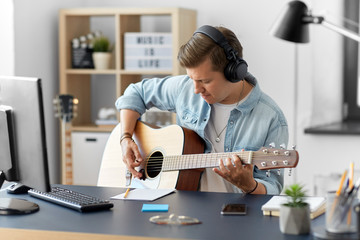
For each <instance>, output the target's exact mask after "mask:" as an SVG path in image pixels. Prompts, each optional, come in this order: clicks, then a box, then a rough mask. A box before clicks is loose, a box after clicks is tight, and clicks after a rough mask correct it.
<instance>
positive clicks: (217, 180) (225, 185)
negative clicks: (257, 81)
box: [200, 94, 249, 192]
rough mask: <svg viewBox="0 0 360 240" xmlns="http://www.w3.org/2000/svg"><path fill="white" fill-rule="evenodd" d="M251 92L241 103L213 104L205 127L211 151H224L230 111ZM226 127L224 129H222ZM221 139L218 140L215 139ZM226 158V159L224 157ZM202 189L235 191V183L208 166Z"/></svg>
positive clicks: (207, 190) (206, 190) (204, 190)
mask: <svg viewBox="0 0 360 240" xmlns="http://www.w3.org/2000/svg"><path fill="white" fill-rule="evenodd" d="M248 96H249V94H248V95H247V96H246V97H245V98H243V99H242V100H241V101H240V102H239V103H234V104H221V103H214V104H212V105H211V115H210V120H209V123H208V124H207V126H206V127H205V137H206V138H207V139H209V140H210V142H211V144H212V146H213V148H212V151H211V152H224V141H225V135H226V129H224V128H225V126H227V123H228V120H229V117H230V112H231V111H232V110H233V109H234V108H236V107H237V106H238V105H239V104H241V103H242V102H244V101H245V100H246V98H247V97H248ZM223 129H224V131H222V130H223ZM216 138H219V139H220V141H219V142H216V141H215V139H216ZM223 160H225V159H223ZM200 191H202V192H234V188H233V185H232V184H231V183H229V182H228V181H226V180H225V179H223V178H222V177H220V176H219V175H217V174H216V173H215V172H214V171H213V170H212V168H206V169H205V171H204V172H203V174H202V176H201V180H200Z"/></svg>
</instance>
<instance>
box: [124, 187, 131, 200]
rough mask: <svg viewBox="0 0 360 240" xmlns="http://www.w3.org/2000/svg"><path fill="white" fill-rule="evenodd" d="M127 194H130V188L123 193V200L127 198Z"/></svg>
mask: <svg viewBox="0 0 360 240" xmlns="http://www.w3.org/2000/svg"><path fill="white" fill-rule="evenodd" d="M129 192H130V188H128V189H127V190H126V192H125V194H124V198H126V197H127V195H128V194H129Z"/></svg>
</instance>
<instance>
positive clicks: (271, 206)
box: [261, 196, 326, 219]
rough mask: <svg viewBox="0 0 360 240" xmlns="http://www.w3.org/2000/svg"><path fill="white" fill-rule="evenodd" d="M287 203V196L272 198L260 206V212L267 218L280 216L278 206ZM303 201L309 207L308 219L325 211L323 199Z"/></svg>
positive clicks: (315, 198)
mask: <svg viewBox="0 0 360 240" xmlns="http://www.w3.org/2000/svg"><path fill="white" fill-rule="evenodd" d="M287 201H288V197H287V196H273V197H272V198H271V199H270V200H269V201H268V202H266V203H265V204H264V205H262V207H261V210H262V211H263V214H264V215H267V216H276V217H279V216H280V206H281V204H284V203H286V202H287ZM304 201H305V202H307V203H308V204H309V205H310V218H311V219H314V218H316V217H318V216H320V215H321V214H323V213H325V210H326V198H325V197H305V198H304Z"/></svg>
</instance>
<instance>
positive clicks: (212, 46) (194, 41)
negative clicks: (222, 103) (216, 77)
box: [178, 27, 243, 72]
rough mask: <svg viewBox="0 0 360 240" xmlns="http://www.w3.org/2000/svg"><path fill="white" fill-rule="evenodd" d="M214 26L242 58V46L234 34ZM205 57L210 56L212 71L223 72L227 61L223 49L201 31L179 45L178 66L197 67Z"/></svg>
mask: <svg viewBox="0 0 360 240" xmlns="http://www.w3.org/2000/svg"><path fill="white" fill-rule="evenodd" d="M215 28H216V29H217V30H219V31H220V32H221V33H222V34H223V35H224V36H225V38H226V40H227V41H228V43H229V44H230V46H231V47H232V48H234V49H235V51H237V52H238V56H239V57H241V58H242V51H243V48H242V46H241V43H240V42H239V40H238V38H237V37H236V35H235V34H234V33H233V32H232V31H231V30H230V29H227V28H225V27H215ZM207 57H210V60H211V62H212V65H213V70H214V71H219V72H223V71H224V69H225V66H226V65H227V64H228V62H229V61H228V60H227V58H226V55H225V52H224V49H223V48H221V47H220V46H219V45H218V44H217V43H215V42H214V41H213V40H212V39H211V38H209V37H208V36H206V35H205V34H201V33H196V34H194V35H193V36H192V37H191V38H190V40H189V41H188V42H187V43H185V44H184V45H182V46H181V47H180V50H179V53H178V60H179V63H180V66H182V67H185V68H193V67H197V66H198V65H199V64H201V63H202V62H203V61H205V59H206V58H207Z"/></svg>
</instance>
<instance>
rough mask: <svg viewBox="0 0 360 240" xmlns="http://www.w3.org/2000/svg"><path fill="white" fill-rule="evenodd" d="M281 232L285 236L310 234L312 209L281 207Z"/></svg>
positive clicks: (307, 207) (306, 207)
mask: <svg viewBox="0 0 360 240" xmlns="http://www.w3.org/2000/svg"><path fill="white" fill-rule="evenodd" d="M279 220H280V231H281V232H282V233H285V234H308V233H310V221H311V220H310V207H309V205H306V206H305V207H288V206H286V205H281V207H280V219H279Z"/></svg>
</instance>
